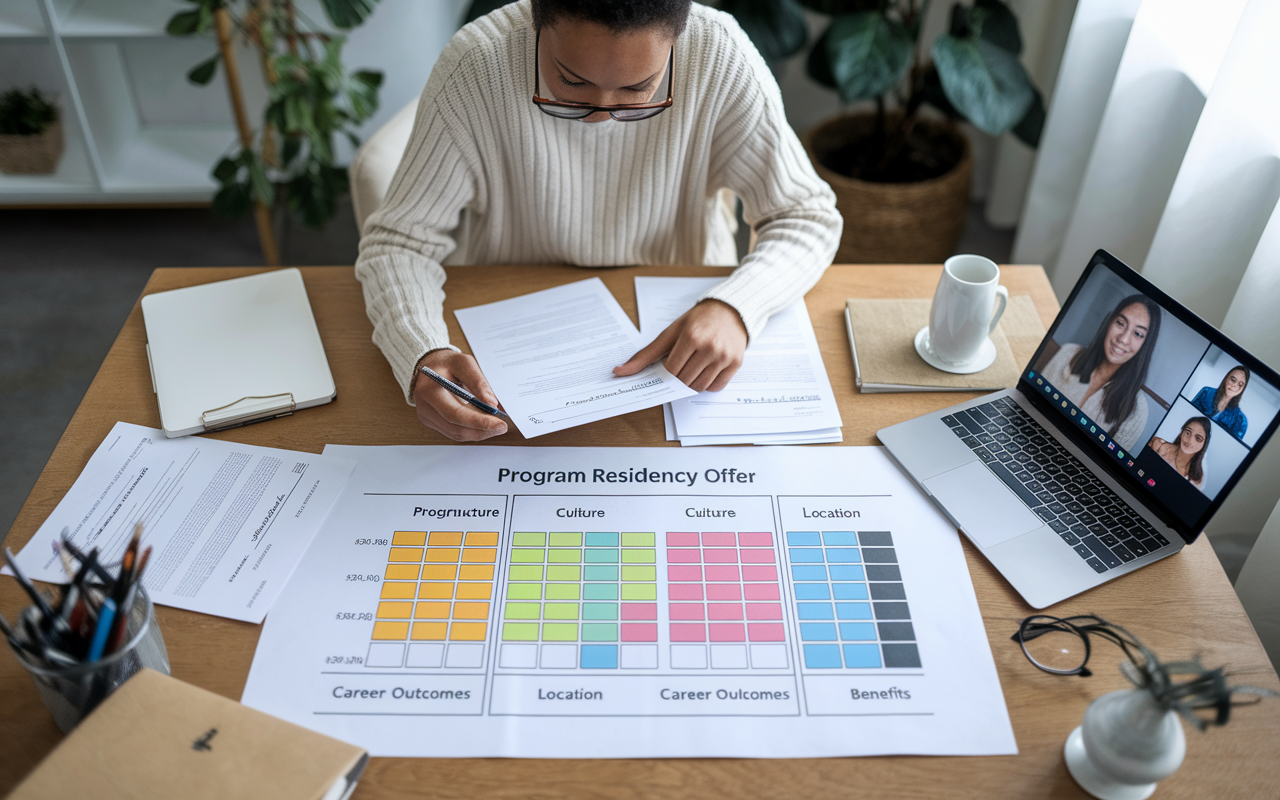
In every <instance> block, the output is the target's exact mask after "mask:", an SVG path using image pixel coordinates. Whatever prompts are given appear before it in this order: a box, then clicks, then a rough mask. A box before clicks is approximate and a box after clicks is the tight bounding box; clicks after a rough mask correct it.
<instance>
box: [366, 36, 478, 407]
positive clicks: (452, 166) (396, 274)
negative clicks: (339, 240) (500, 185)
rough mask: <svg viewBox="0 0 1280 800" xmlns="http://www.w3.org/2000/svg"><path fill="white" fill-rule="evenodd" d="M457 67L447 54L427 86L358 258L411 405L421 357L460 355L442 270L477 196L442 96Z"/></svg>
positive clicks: (378, 334)
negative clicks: (448, 318)
mask: <svg viewBox="0 0 1280 800" xmlns="http://www.w3.org/2000/svg"><path fill="white" fill-rule="evenodd" d="M451 61H452V63H451ZM456 63H457V62H456V60H451V59H448V58H447V57H446V56H445V55H442V56H441V60H440V62H438V63H437V65H436V70H435V71H433V73H432V76H431V80H429V81H428V82H427V87H426V89H425V90H424V91H423V95H422V98H421V100H420V101H419V104H418V114H417V118H416V119H415V120H414V125H413V133H412V135H411V136H410V138H409V144H408V146H407V147H406V148H405V153H404V157H403V158H402V159H401V161H400V166H399V168H398V169H397V170H396V174H395V177H394V178H393V179H392V182H391V186H390V188H389V189H388V191H387V197H386V199H385V200H384V201H383V204H382V206H381V207H379V209H378V210H377V211H376V212H374V213H373V214H371V215H370V216H369V219H368V220H367V221H366V222H365V227H364V231H363V236H362V237H361V239H360V255H359V257H358V258H357V259H356V269H355V271H356V278H357V279H358V280H359V281H360V283H361V285H362V287H363V289H364V299H365V310H366V312H367V313H368V315H369V320H370V322H372V323H373V341H374V343H375V344H377V345H378V348H379V349H380V350H382V353H383V355H384V356H386V358H387V361H388V362H389V363H390V365H391V370H392V372H393V373H394V375H395V378H396V381H397V382H399V384H400V387H401V388H402V389H403V390H404V394H405V399H406V400H407V401H408V402H409V404H410V405H412V404H413V395H412V393H411V388H412V386H413V377H414V371H415V367H416V366H417V363H418V361H419V360H420V359H421V358H422V356H423V355H425V354H426V353H428V352H430V351H432V350H438V349H441V348H448V349H451V350H455V351H456V350H457V348H456V347H453V346H452V345H450V344H449V331H448V327H447V326H446V325H445V321H444V308H443V303H444V288H443V287H444V282H445V273H444V269H443V268H442V267H441V266H440V263H441V262H442V261H443V260H444V259H445V258H447V257H448V255H449V254H450V253H452V252H453V250H454V248H455V246H456V243H455V241H454V239H453V237H452V235H451V234H452V231H454V230H455V229H456V228H457V227H458V223H459V221H460V219H461V214H462V211H463V210H464V209H465V208H467V207H468V206H469V205H471V204H472V203H473V201H475V199H476V197H477V194H478V189H477V185H478V181H477V179H476V175H477V174H478V170H477V169H476V166H475V165H476V157H475V153H474V152H473V151H471V150H469V149H468V148H467V147H466V146H465V145H464V144H460V142H462V141H465V139H464V138H463V137H458V136H455V135H453V129H454V127H455V126H454V125H451V124H449V123H450V120H449V117H448V103H447V102H443V98H441V96H440V95H441V91H440V90H441V86H442V84H443V83H445V80H446V77H447V76H446V75H443V74H441V73H443V72H444V71H445V70H449V69H451V67H452V66H454V65H456Z"/></svg>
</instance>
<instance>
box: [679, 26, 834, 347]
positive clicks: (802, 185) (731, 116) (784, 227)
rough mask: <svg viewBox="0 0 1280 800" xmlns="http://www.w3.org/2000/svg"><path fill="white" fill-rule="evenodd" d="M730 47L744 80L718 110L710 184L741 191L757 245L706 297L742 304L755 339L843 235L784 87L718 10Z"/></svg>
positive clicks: (729, 66) (732, 77)
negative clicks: (789, 111)
mask: <svg viewBox="0 0 1280 800" xmlns="http://www.w3.org/2000/svg"><path fill="white" fill-rule="evenodd" d="M717 18H718V19H720V20H721V24H722V25H723V26H724V29H725V32H726V34H727V35H726V36H725V39H726V40H727V43H728V45H729V46H730V50H731V51H732V52H731V54H730V56H729V57H728V58H726V59H725V60H724V63H725V64H726V66H725V69H726V70H727V74H726V75H724V76H723V80H724V81H725V83H726V84H727V85H732V86H740V87H742V88H741V91H740V92H738V93H735V94H733V95H732V96H730V97H729V98H728V100H727V102H726V103H725V106H724V108H723V109H722V110H721V116H720V118H719V119H718V120H717V122H716V126H715V131H714V134H713V137H714V138H713V140H712V141H713V146H712V150H713V152H712V157H711V163H710V165H709V169H708V190H709V191H712V192H714V191H716V190H718V189H720V188H727V189H729V190H731V191H733V192H734V193H735V194H737V195H738V197H740V198H741V199H742V207H743V218H744V219H745V220H746V222H747V224H749V225H750V226H751V227H752V228H753V229H754V230H755V231H756V235H757V239H756V247H755V249H754V250H753V251H752V252H751V253H749V254H748V255H747V256H746V258H744V259H743V260H742V264H741V266H739V267H738V268H737V269H736V270H734V272H733V274H731V275H730V276H729V277H728V278H726V279H725V280H724V281H723V282H721V283H720V284H718V285H717V286H715V287H713V288H712V289H711V290H710V291H708V292H707V293H706V294H705V295H704V296H703V299H707V298H711V299H716V300H720V301H722V302H724V303H727V304H728V305H730V306H732V307H733V308H734V309H735V310H737V312H738V314H739V315H741V317H742V321H743V323H744V324H745V325H746V328H747V334H748V336H749V337H751V338H752V339H754V338H755V337H756V336H757V335H759V333H760V331H761V330H763V329H764V326H765V323H767V322H768V321H769V318H770V317H771V316H773V315H774V314H775V313H777V312H778V311H781V310H782V309H784V308H786V307H787V306H789V305H791V304H792V303H794V302H795V301H796V300H798V299H800V298H801V297H803V296H804V295H805V293H806V292H808V291H809V290H810V289H811V288H813V285H814V284H815V283H817V282H818V279H819V278H821V277H822V274H823V273H824V272H825V271H826V269H827V267H828V266H830V264H831V259H832V258H833V257H834V256H835V252H836V248H837V246H838V245H839V243H840V232H841V229H842V228H843V220H842V219H841V217H840V213H839V212H838V211H837V210H836V199H835V194H834V193H833V192H832V191H831V187H829V186H827V184H826V183H825V182H824V181H823V180H822V179H821V178H819V177H818V175H817V173H816V172H815V171H814V169H813V165H812V164H810V163H809V158H808V155H807V154H806V153H805V151H804V147H803V146H802V145H801V144H800V140H799V139H798V138H797V137H796V135H795V132H794V131H792V130H791V127H790V125H789V124H788V123H787V119H786V113H785V112H784V110H783V105H782V93H781V91H780V90H779V89H778V84H777V82H776V81H775V80H774V78H773V75H772V73H770V72H769V69H768V67H767V66H766V65H765V63H764V60H763V59H762V58H761V57H760V54H759V53H758V52H757V51H756V49H755V46H754V45H752V44H751V41H750V39H748V38H747V36H746V34H745V33H743V32H742V29H741V28H739V27H738V25H737V23H736V22H734V20H733V18H732V17H729V16H728V15H724V14H718V15H717Z"/></svg>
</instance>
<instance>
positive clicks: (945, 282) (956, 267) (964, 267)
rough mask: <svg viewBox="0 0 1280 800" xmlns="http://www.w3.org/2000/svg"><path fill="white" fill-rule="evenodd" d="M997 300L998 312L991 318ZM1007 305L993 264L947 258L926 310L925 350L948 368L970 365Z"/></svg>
mask: <svg viewBox="0 0 1280 800" xmlns="http://www.w3.org/2000/svg"><path fill="white" fill-rule="evenodd" d="M997 297H999V298H1000V308H999V309H998V310H997V311H996V312H995V313H994V314H993V313H992V312H991V307H992V303H993V302H994V301H995V299H996V298H997ZM1008 304H1009V290H1008V289H1006V288H1004V287H1003V286H1001V285H1000V268H999V267H997V266H996V264H995V262H994V261H992V260H991V259H989V258H983V257H982V256H952V257H951V258H948V259H947V261H946V263H945V264H944V265H943V267H942V278H941V279H940V280H939V281H938V289H937V291H936V292H934V294H933V307H932V308H931V309H930V310H929V348H930V349H931V350H932V351H933V353H934V355H936V356H937V357H938V358H939V359H940V360H941V361H944V362H946V363H948V364H953V365H960V364H965V363H967V362H969V361H972V360H973V359H974V358H975V357H977V355H978V352H979V350H980V349H981V348H982V343H983V342H985V341H986V340H987V338H988V337H989V336H990V335H991V332H992V331H994V330H995V329H996V323H997V322H999V321H1000V317H1001V316H1003V315H1004V309H1005V307H1006V306H1007V305H1008Z"/></svg>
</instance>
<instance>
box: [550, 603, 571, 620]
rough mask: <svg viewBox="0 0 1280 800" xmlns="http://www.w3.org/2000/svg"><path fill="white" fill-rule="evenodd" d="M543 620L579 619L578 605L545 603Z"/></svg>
mask: <svg viewBox="0 0 1280 800" xmlns="http://www.w3.org/2000/svg"><path fill="white" fill-rule="evenodd" d="M542 618H543V619H577V618H578V604H577V603H543V604H542Z"/></svg>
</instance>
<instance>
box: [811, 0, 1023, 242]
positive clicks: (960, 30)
mask: <svg viewBox="0 0 1280 800" xmlns="http://www.w3.org/2000/svg"><path fill="white" fill-rule="evenodd" d="M800 2H801V3H802V4H803V5H804V6H806V7H807V8H809V9H811V10H813V11H816V12H819V13H823V14H828V15H831V23H830V25H828V26H827V28H826V30H825V32H824V33H823V34H822V36H821V37H820V38H819V39H818V40H817V42H816V43H815V44H814V46H813V49H812V50H811V51H810V55H809V60H808V64H807V70H808V73H809V75H810V77H812V78H813V79H814V80H816V81H818V82H819V83H821V84H823V85H825V86H829V87H832V88H834V89H836V90H837V91H838V92H839V94H840V99H841V100H842V101H843V102H845V103H850V104H852V103H857V102H860V101H868V100H869V101H873V102H874V104H875V107H874V110H862V111H854V112H852V113H847V114H844V115H841V116H839V117H836V118H834V119H831V120H828V121H827V122H824V123H822V124H820V125H818V126H817V127H815V128H814V129H813V130H811V131H809V132H808V133H807V134H806V135H805V136H804V143H805V147H806V149H807V150H808V151H809V157H810V158H811V159H812V160H813V163H814V165H815V167H816V168H817V170H818V174H819V175H821V176H822V178H823V179H824V180H826V181H827V182H828V183H829V184H831V187H832V189H834V190H835V193H836V203H837V206H838V207H839V208H840V212H841V214H842V215H843V216H844V235H843V237H842V239H841V243H840V249H839V252H838V253H837V254H836V261H843V262H874V263H918V262H929V263H934V262H940V261H943V260H944V259H945V258H946V257H947V256H949V255H951V254H952V252H953V250H954V248H955V245H956V242H958V241H959V239H960V234H961V232H962V231H963V229H964V219H965V212H966V209H967V207H968V200H969V186H970V178H971V173H972V164H973V161H972V155H971V153H970V148H969V144H968V140H967V139H966V138H965V136H964V134H963V132H962V131H961V130H960V129H959V127H958V126H957V124H956V123H957V122H958V121H967V122H969V123H970V124H972V125H973V126H974V127H975V128H977V129H979V130H981V131H983V132H985V133H988V134H991V135H993V136H998V135H1000V134H1003V133H1006V132H1009V131H1012V132H1013V134H1014V135H1015V136H1017V137H1018V138H1019V139H1021V140H1022V141H1023V142H1025V143H1026V144H1028V145H1030V146H1031V147H1035V146H1036V145H1037V144H1038V143H1039V140H1040V131H1041V128H1042V127H1043V124H1044V102H1043V100H1042V98H1041V95H1040V92H1039V91H1038V90H1037V89H1036V87H1035V86H1034V85H1033V84H1032V82H1031V79H1030V77H1029V76H1028V75H1027V72H1026V70H1025V69H1024V68H1023V66H1022V64H1021V63H1020V61H1019V55H1020V53H1021V52H1022V37H1021V34H1020V33H1019V31H1018V22H1017V19H1016V18H1015V17H1014V15H1013V12H1012V11H1010V10H1009V7H1008V6H1007V5H1005V3H1004V2H1002V0H973V3H972V5H965V4H964V3H956V4H955V5H954V6H952V7H951V12H950V25H949V29H948V31H947V32H946V33H944V34H942V35H941V36H939V37H938V38H937V40H936V41H935V42H934V43H933V46H932V47H931V48H930V51H929V54H928V56H926V55H925V54H924V53H923V52H922V47H921V43H920V33H921V28H922V25H923V21H924V20H923V16H924V12H925V10H926V9H927V7H928V2H927V0H800ZM926 106H929V107H931V108H932V109H933V110H934V111H936V112H940V113H935V114H929V113H926V112H925V107H926Z"/></svg>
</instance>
